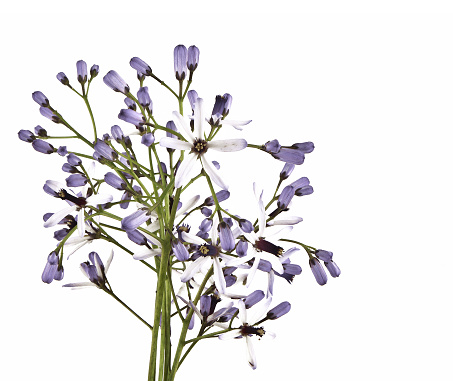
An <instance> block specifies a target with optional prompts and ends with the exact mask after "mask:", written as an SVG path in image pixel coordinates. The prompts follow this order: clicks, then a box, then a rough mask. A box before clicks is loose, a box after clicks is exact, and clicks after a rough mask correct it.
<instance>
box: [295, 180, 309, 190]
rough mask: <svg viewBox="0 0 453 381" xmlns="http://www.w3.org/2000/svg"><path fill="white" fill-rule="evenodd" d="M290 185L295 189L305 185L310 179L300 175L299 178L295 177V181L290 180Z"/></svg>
mask: <svg viewBox="0 0 453 381" xmlns="http://www.w3.org/2000/svg"><path fill="white" fill-rule="evenodd" d="M290 185H291V186H292V187H294V188H295V189H296V191H297V189H299V188H303V187H306V186H307V185H310V180H308V178H307V177H301V178H300V179H297V180H296V181H294V182H292V183H291V184H290Z"/></svg>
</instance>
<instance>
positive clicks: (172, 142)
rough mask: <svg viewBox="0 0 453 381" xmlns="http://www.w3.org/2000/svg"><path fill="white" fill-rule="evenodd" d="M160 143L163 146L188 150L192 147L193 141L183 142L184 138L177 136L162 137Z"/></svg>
mask: <svg viewBox="0 0 453 381" xmlns="http://www.w3.org/2000/svg"><path fill="white" fill-rule="evenodd" d="M159 144H160V145H161V146H162V147H166V148H173V149H179V150H188V149H191V148H192V143H189V142H183V141H182V140H179V139H175V138H162V139H160V141H159Z"/></svg>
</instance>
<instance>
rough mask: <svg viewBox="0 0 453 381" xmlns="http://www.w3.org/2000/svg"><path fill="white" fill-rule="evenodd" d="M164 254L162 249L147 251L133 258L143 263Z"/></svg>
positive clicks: (140, 252)
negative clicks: (144, 260)
mask: <svg viewBox="0 0 453 381" xmlns="http://www.w3.org/2000/svg"><path fill="white" fill-rule="evenodd" d="M160 254H162V250H161V249H146V250H142V251H139V252H138V253H135V254H134V255H133V256H132V258H134V259H136V260H138V261H141V260H143V259H146V258H150V257H155V256H156V255H160Z"/></svg>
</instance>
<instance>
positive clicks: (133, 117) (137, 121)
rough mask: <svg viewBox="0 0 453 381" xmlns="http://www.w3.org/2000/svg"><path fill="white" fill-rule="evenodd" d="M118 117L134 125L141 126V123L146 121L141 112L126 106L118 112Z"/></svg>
mask: <svg viewBox="0 0 453 381" xmlns="http://www.w3.org/2000/svg"><path fill="white" fill-rule="evenodd" d="M118 118H119V119H121V120H124V121H125V122H127V123H131V124H133V125H135V126H143V123H145V122H146V120H145V118H144V117H143V115H142V114H140V113H139V112H137V111H134V110H131V109H128V108H127V109H122V110H121V111H120V113H119V114H118Z"/></svg>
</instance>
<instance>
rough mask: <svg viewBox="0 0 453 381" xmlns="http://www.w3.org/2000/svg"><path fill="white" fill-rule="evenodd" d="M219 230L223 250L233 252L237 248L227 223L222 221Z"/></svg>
mask: <svg viewBox="0 0 453 381" xmlns="http://www.w3.org/2000/svg"><path fill="white" fill-rule="evenodd" d="M217 230H218V231H219V238H220V245H221V246H222V249H223V250H225V251H231V250H233V249H234V246H235V242H234V236H233V233H232V231H231V229H230V227H229V226H228V225H227V223H226V222H225V221H222V222H221V223H220V224H219V226H218V228H217Z"/></svg>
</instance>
